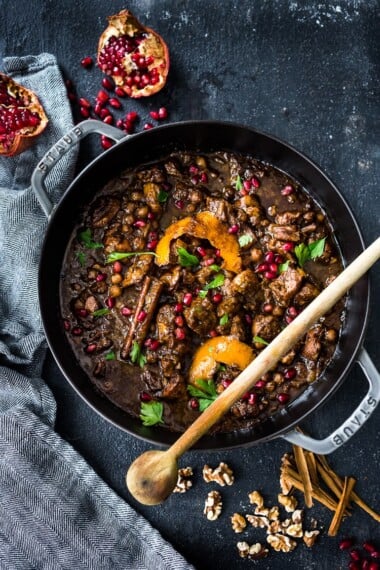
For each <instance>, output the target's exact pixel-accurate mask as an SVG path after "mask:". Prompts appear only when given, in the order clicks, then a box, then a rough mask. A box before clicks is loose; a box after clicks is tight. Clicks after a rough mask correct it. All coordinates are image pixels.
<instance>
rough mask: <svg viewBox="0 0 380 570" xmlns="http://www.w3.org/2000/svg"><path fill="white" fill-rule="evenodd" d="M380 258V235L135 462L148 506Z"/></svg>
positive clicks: (139, 491)
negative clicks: (199, 408) (163, 442)
mask: <svg viewBox="0 0 380 570" xmlns="http://www.w3.org/2000/svg"><path fill="white" fill-rule="evenodd" d="M379 257H380V238H378V239H377V240H376V241H374V242H373V243H372V244H371V245H370V246H369V247H368V248H367V249H366V250H365V251H364V252H363V253H361V254H360V255H359V257H358V258H357V259H355V261H353V262H352V263H351V264H350V265H349V266H348V267H347V268H346V269H345V270H344V271H342V273H341V274H340V275H338V277H337V278H336V279H335V280H334V281H333V282H332V283H331V284H330V285H329V286H328V287H326V289H324V290H323V291H322V292H321V293H320V294H319V295H318V297H316V298H315V299H314V300H313V301H312V302H311V303H310V305H308V306H307V307H306V308H305V309H304V310H303V311H302V313H300V314H299V315H298V316H297V317H296V318H295V319H294V321H293V322H291V323H290V324H289V325H288V326H287V327H286V328H285V329H284V330H283V331H282V332H281V333H280V334H279V335H278V336H277V337H276V338H275V339H274V340H272V342H271V343H270V344H269V345H268V346H267V347H266V348H265V349H264V350H262V351H261V352H260V354H259V355H258V356H257V357H256V358H255V360H253V361H252V362H251V363H250V364H249V366H247V368H246V369H245V370H243V371H242V372H241V374H239V376H238V377H237V378H235V380H234V381H233V382H232V384H230V386H229V387H228V388H227V389H226V390H224V392H222V393H221V394H220V395H219V396H218V398H217V399H216V400H215V401H214V402H213V403H212V404H211V405H210V406H209V407H208V408H207V409H206V410H205V411H204V412H203V413H202V414H201V415H200V416H199V417H198V418H197V419H196V420H195V422H194V423H192V424H191V426H190V427H189V428H188V429H187V430H186V431H185V432H184V433H183V434H182V435H181V436H180V437H179V438H178V440H177V441H176V442H175V443H174V444H173V445H172V446H171V447H170V448H169V449H167V450H166V451H160V450H151V451H147V452H145V453H143V454H142V455H140V457H138V458H137V459H136V460H135V461H134V462H133V463H132V465H131V466H130V468H129V470H128V473H127V476H126V483H127V487H128V489H129V491H130V492H131V494H132V495H133V496H134V497H135V499H137V500H138V501H139V502H140V503H142V504H144V505H157V504H159V503H162V502H163V501H164V500H165V499H166V498H167V497H168V496H169V495H170V494H171V493H172V491H173V489H174V487H175V485H176V482H177V476H178V465H177V461H178V459H179V457H181V455H182V454H183V453H185V452H186V451H187V450H188V449H189V448H190V447H191V446H192V445H194V443H195V442H196V441H198V439H200V438H201V437H202V435H204V434H205V433H206V432H207V431H208V430H209V429H210V427H211V426H212V425H214V424H215V423H216V422H217V421H218V420H220V418H221V417H222V416H223V415H224V414H225V413H226V412H227V411H228V410H229V409H230V407H231V406H232V404H234V403H235V402H236V401H237V400H239V398H241V397H242V396H243V394H245V393H246V392H247V391H248V390H249V389H250V388H252V386H254V384H255V383H256V382H257V381H258V380H259V378H261V376H263V374H265V373H266V372H267V371H268V370H270V369H271V368H273V367H274V366H275V364H276V363H277V362H278V360H279V359H280V358H281V357H282V356H283V355H284V354H286V353H287V352H288V351H289V350H290V349H291V348H292V346H293V345H294V344H295V343H296V342H297V341H298V339H300V338H301V337H302V336H303V335H304V334H306V332H307V331H308V330H309V328H310V327H311V325H312V324H314V323H315V322H316V321H317V320H318V319H319V318H320V317H321V316H322V315H324V314H325V313H327V312H328V311H329V310H330V309H331V308H332V307H333V306H334V305H335V303H336V302H337V301H338V300H339V299H340V298H341V297H343V295H344V294H345V293H346V292H347V291H348V289H350V288H351V287H352V285H353V284H354V283H356V281H358V279H360V277H362V276H363V275H364V273H366V271H368V269H369V268H370V267H371V266H372V265H373V264H374V263H375V262H376V261H377V260H378V259H379Z"/></svg>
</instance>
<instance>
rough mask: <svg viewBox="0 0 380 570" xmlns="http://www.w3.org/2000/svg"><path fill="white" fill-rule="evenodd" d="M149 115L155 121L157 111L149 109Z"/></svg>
mask: <svg viewBox="0 0 380 570" xmlns="http://www.w3.org/2000/svg"><path fill="white" fill-rule="evenodd" d="M149 115H150V116H151V117H152V119H154V120H155V121H157V119H158V111H150V113H149Z"/></svg>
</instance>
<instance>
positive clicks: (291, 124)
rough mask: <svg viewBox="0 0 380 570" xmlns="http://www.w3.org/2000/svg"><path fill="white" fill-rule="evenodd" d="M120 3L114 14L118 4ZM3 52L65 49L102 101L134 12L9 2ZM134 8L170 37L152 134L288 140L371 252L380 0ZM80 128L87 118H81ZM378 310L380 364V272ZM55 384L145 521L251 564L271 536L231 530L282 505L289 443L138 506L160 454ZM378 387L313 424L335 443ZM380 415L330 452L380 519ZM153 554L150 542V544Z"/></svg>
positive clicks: (236, 458) (274, 562)
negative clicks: (240, 127)
mask: <svg viewBox="0 0 380 570" xmlns="http://www.w3.org/2000/svg"><path fill="white" fill-rule="evenodd" d="M111 4H112V6H111ZM0 6H1V14H2V17H1V19H0V55H26V54H28V53H32V54H36V53H40V52H42V51H48V52H52V53H54V54H55V55H56V56H57V58H58V61H59V64H60V66H61V68H62V71H63V73H64V74H65V76H66V77H68V78H70V79H71V80H72V81H73V83H74V85H75V86H76V89H77V93H78V94H79V95H81V96H86V97H90V98H92V97H93V96H94V95H95V94H96V92H97V90H98V89H99V87H100V78H101V74H100V72H99V70H97V69H93V70H91V71H85V70H84V69H83V68H82V67H81V66H80V60H81V58H82V57H83V56H85V55H92V56H94V55H95V52H96V46H97V41H98V38H99V36H100V33H101V32H102V31H103V29H104V27H105V23H106V16H108V15H110V13H116V12H117V11H118V10H119V9H121V8H124V7H126V5H125V4H124V2H121V1H119V0H118V1H114V2H112V3H109V2H104V1H100V0H81V2H72V1H71V0H61V1H60V2H53V1H51V0H34V1H31V2H27V3H22V4H21V3H20V2H14V1H13V0H2V1H1V2H0ZM128 8H129V9H131V10H132V11H133V12H135V14H136V15H137V16H138V17H139V18H140V19H141V20H142V21H143V22H146V23H149V25H150V26H151V27H153V28H155V29H157V31H159V32H160V33H161V35H162V36H163V37H164V38H165V39H166V40H167V42H168V45H169V48H170V50H171V64H172V67H171V72H170V76H169V81H168V84H167V86H166V88H165V89H164V90H163V91H162V92H161V93H159V94H158V95H156V96H154V97H153V98H151V99H148V100H143V101H138V102H133V101H126V102H125V103H123V106H124V109H125V110H132V109H134V110H137V111H138V112H139V113H140V115H141V123H140V127H139V128H142V125H143V124H144V122H146V121H147V120H149V110H151V109H157V108H158V107H159V106H161V105H166V106H167V107H168V109H169V111H170V120H171V121H177V120H183V119H205V118H212V119H221V120H231V121H236V122H239V123H244V124H246V125H249V126H254V127H256V128H258V129H260V130H263V131H267V132H269V133H271V134H274V135H277V136H278V137H280V138H283V139H285V140H287V141H288V142H290V143H292V144H293V145H294V146H295V147H296V148H298V149H299V150H301V151H303V152H305V153H306V154H307V155H309V156H310V157H312V158H313V160H314V161H315V162H317V163H318V164H319V165H320V166H321V167H322V169H323V170H324V171H325V172H326V173H327V174H328V175H329V176H330V177H331V178H332V179H333V180H334V182H335V183H336V184H337V186H338V187H339V188H340V189H341V191H342V192H343V194H344V195H345V197H346V199H347V201H348V202H349V204H350V205H351V207H352V209H353V211H354V213H355V216H356V218H357V220H358V222H359V225H360V227H361V229H362V232H363V235H364V239H365V241H366V243H367V244H369V243H370V242H371V241H372V240H373V239H375V237H376V236H377V234H378V227H379V219H380V206H379V200H378V194H377V193H378V181H379V178H380V166H379V164H380V161H379V158H380V147H379V137H380V111H379V103H380V95H379V65H380V39H379V34H378V20H377V16H378V12H379V3H378V1H377V0H367V1H366V0H352V1H349V0H347V1H344V2H343V1H342V2H339V1H338V0H337V1H336V2H321V1H318V2H314V1H308V2H303V1H300V0H293V1H280V0H278V1H276V0H273V1H272V2H259V1H256V2H251V1H249V0H241V1H240V2H238V1H231V0H229V1H225V2H216V1H211V0H191V1H190V0H183V1H181V2H174V1H169V0H160V2H154V1H153V0H151V1H150V0H140V1H138V0H133V1H132V0H131V1H130V2H129V3H128ZM78 118H79V117H78ZM99 152H100V147H99V145H98V143H97V142H95V143H93V144H91V145H90V144H85V145H84V146H83V150H82V153H81V161H80V162H81V163H83V162H85V161H88V159H89V157H90V156H92V155H93V154H94V153H99ZM371 275H372V290H373V297H372V304H371V312H370V318H369V326H368V330H367V335H366V340H365V346H366V348H367V350H368V351H369V353H370V355H371V356H372V358H373V360H374V361H375V364H376V365H377V367H378V368H379V367H380V353H379V348H378V337H377V334H378V332H377V331H378V320H379V316H380V315H379V304H378V303H377V299H376V291H377V294H378V291H379V281H380V271H379V266H377V267H376V268H374V269H373V270H372V271H371ZM46 377H47V379H48V381H49V384H50V385H51V387H52V389H53V391H54V393H55V396H56V398H57V402H58V417H57V430H58V431H59V432H60V433H61V434H62V435H63V436H64V437H65V438H66V439H67V440H68V441H70V442H71V443H72V445H73V446H74V447H75V448H76V449H77V450H79V451H80V452H81V453H82V454H83V456H84V457H85V458H86V459H87V460H88V461H89V463H90V464H91V465H92V466H93V467H94V469H95V470H96V471H97V472H98V473H99V474H100V475H101V476H102V477H103V478H104V480H105V481H107V482H108V483H109V484H110V485H111V487H112V488H114V489H115V490H116V491H117V492H118V493H119V494H120V495H121V496H122V497H124V498H126V499H127V500H128V501H130V503H131V504H132V505H134V506H135V507H136V509H137V510H138V511H140V512H141V513H143V514H144V515H145V516H146V517H147V518H148V519H149V520H150V521H151V522H152V524H153V525H154V526H156V527H157V528H158V529H159V530H160V531H161V532H162V534H163V535H164V536H165V537H166V538H167V539H169V540H170V541H171V542H172V543H173V544H174V545H175V546H176V547H177V548H178V550H179V551H180V552H181V553H182V554H183V555H184V556H186V557H187V558H188V559H189V561H191V562H193V563H194V564H195V565H196V566H197V568H199V569H210V568H218V569H222V568H226V569H227V568H231V567H233V568H246V567H247V566H249V565H250V564H252V563H251V562H249V561H244V560H240V559H239V558H238V555H237V552H236V546H235V544H236V542H237V541H238V540H247V541H248V542H249V543H252V542H256V541H265V535H264V532H263V531H262V530H256V529H253V528H249V529H247V531H246V532H245V533H243V534H242V535H236V534H234V533H233V532H232V530H231V526H230V520H229V517H230V515H231V514H232V513H233V512H241V513H248V512H250V505H249V501H248V497H247V493H248V492H250V491H252V490H253V489H260V490H262V492H263V493H264V495H265V497H267V501H268V503H269V504H273V503H275V502H276V497H277V492H278V490H279V486H278V472H279V469H278V468H279V462H280V457H281V455H282V454H283V453H284V452H285V451H288V450H289V449H290V446H289V445H288V444H287V443H286V442H284V441H282V440H276V441H273V442H269V443H265V444H261V445H259V446H256V447H251V448H245V449H235V450H230V451H225V452H214V453H209V452H190V453H188V454H187V455H186V456H185V457H184V458H183V459H182V461H181V464H182V465H192V466H193V467H194V469H195V472H196V476H195V484H194V487H193V489H192V490H190V491H189V492H188V493H187V494H185V495H174V496H172V497H171V498H170V499H169V500H168V501H167V502H166V503H165V504H164V505H163V506H160V507H154V508H147V507H142V506H141V505H139V504H137V503H136V502H135V501H134V500H133V499H132V498H131V497H130V496H129V494H128V492H127V490H126V488H125V485H124V473H125V471H126V469H127V467H128V465H129V464H130V462H131V461H132V460H133V459H134V458H135V457H136V456H137V455H139V454H140V453H141V452H142V451H144V450H146V449H148V447H149V446H148V445H146V444H145V443H143V442H141V441H138V440H136V439H134V438H133V437H131V436H128V435H126V434H124V433H122V432H120V431H119V430H117V429H115V428H114V427H112V426H110V425H109V424H108V423H107V422H105V421H104V420H103V419H102V418H100V417H98V416H97V415H96V414H95V413H94V412H93V411H91V410H90V409H89V408H88V407H87V406H86V405H85V404H84V403H83V402H82V401H81V400H80V399H79V397H78V396H77V395H76V394H74V393H73V391H72V389H71V388H70V387H69V386H68V384H67V383H66V381H65V380H64V378H63V377H62V376H61V374H60V373H59V371H58V369H57V367H56V366H55V364H54V363H53V362H52V361H51V359H50V358H49V359H48V362H47V365H46ZM365 389H366V385H365V381H364V380H363V378H362V375H361V373H360V371H359V370H358V369H355V368H354V369H353V370H352V372H351V373H350V374H349V376H348V378H347V380H346V382H345V383H344V385H343V386H342V388H340V389H339V391H338V392H337V393H336V394H335V395H334V396H333V397H332V398H331V399H330V400H329V402H328V403H327V404H326V405H324V406H323V408H321V409H319V410H318V411H317V412H316V413H315V414H313V415H312V416H311V417H310V418H309V420H308V421H307V422H305V424H304V425H303V426H302V427H304V428H306V429H307V430H308V431H309V432H311V433H313V435H315V436H316V437H322V436H325V435H327V434H328V433H329V432H330V431H332V430H333V429H334V428H335V427H337V426H338V424H339V423H340V422H342V421H343V420H344V419H345V417H346V416H347V415H348V413H349V412H350V411H353V409H354V407H355V406H356V405H357V404H358V403H359V401H360V398H361V397H363V394H364V393H365ZM378 425H379V412H378V411H377V412H376V413H375V414H374V416H373V417H372V418H371V419H370V420H369V421H368V422H367V423H366V424H365V425H364V427H363V428H362V429H361V430H360V431H359V432H358V434H357V435H355V437H354V438H353V439H352V440H351V441H350V442H348V443H347V444H346V445H345V446H343V447H342V448H340V449H339V450H338V451H336V452H335V453H334V455H333V456H331V463H332V464H333V466H334V467H335V468H336V470H337V471H338V472H339V473H340V474H342V475H352V476H354V477H357V478H358V483H357V491H358V493H359V494H362V495H363V498H365V499H366V500H367V501H368V502H369V503H370V504H371V505H372V506H373V507H374V508H377V510H380V503H379V494H378V488H379V487H378V481H379V475H378V466H379V460H380V451H379V449H380V445H379V444H380V436H379V430H378ZM220 460H224V461H227V462H228V463H229V464H230V465H231V467H232V468H233V469H234V471H235V475H236V482H235V484H234V485H233V486H232V487H230V488H227V489H226V488H224V489H221V491H222V495H223V501H224V511H223V515H222V516H221V518H220V519H219V520H218V521H216V522H207V521H206V520H205V518H204V516H203V515H202V509H203V503H204V499H205V496H206V493H207V492H208V491H209V490H210V489H211V486H210V485H209V486H207V485H206V484H205V483H204V482H203V481H202V478H201V469H202V466H203V465H204V463H205V462H208V463H210V464H211V465H212V466H216V465H217V464H218V463H219V461H220ZM311 516H312V517H314V518H316V519H317V520H318V521H319V525H320V527H322V528H323V529H324V530H325V531H326V530H327V528H328V525H329V522H330V519H331V514H330V512H328V511H327V510H326V509H324V508H320V507H319V506H316V507H315V508H313V509H312V510H311V512H310V513H308V514H307V517H308V519H310V517H311ZM344 535H350V536H355V537H356V538H357V539H358V540H359V542H361V541H362V540H363V539H365V538H368V537H372V538H374V540H375V541H376V540H377V544H378V546H380V534H379V530H378V525H377V523H376V522H375V521H373V520H372V519H370V518H369V516H368V515H366V514H365V513H363V512H362V511H360V510H359V509H357V508H354V509H353V515H352V517H351V518H350V519H349V520H346V521H345V522H344V523H343V526H342V530H341V536H344ZM337 544H338V539H332V538H328V537H327V536H326V532H323V533H322V536H321V538H320V540H319V541H318V545H317V546H316V547H315V548H313V549H312V550H309V549H307V548H306V547H305V546H304V545H302V544H300V545H299V547H298V548H297V549H296V550H295V551H294V552H293V553H291V554H287V555H283V554H277V553H273V552H271V554H270V556H269V557H268V558H267V559H266V560H262V561H260V562H258V563H257V566H258V567H260V568H263V569H264V568H271V569H284V568H296V569H301V568H302V569H303V568H305V569H306V568H318V569H327V568H344V567H347V565H348V555H347V554H346V555H344V554H342V553H341V552H340V551H339V549H338V547H337ZM147 548H149V544H147Z"/></svg>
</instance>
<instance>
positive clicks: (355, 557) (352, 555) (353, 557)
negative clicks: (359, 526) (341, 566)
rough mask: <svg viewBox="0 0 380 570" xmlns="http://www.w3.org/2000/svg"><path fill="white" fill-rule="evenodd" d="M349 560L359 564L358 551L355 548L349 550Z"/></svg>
mask: <svg viewBox="0 0 380 570" xmlns="http://www.w3.org/2000/svg"><path fill="white" fill-rule="evenodd" d="M350 558H351V560H353V561H354V562H359V560H360V559H361V556H360V552H359V550H357V549H356V548H354V549H353V550H351V552H350Z"/></svg>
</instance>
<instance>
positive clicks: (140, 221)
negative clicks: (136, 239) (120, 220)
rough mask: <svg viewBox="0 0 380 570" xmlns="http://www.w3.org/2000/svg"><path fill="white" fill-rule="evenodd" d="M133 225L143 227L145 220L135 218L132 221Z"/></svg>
mask: <svg viewBox="0 0 380 570" xmlns="http://www.w3.org/2000/svg"><path fill="white" fill-rule="evenodd" d="M133 226H134V227H135V228H145V226H146V221H145V220H136V222H134V224H133Z"/></svg>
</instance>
